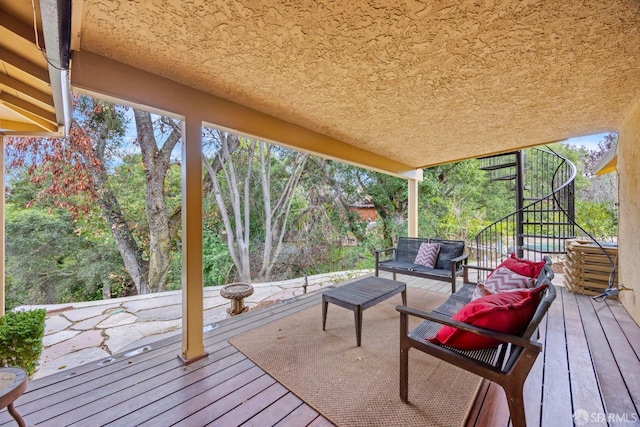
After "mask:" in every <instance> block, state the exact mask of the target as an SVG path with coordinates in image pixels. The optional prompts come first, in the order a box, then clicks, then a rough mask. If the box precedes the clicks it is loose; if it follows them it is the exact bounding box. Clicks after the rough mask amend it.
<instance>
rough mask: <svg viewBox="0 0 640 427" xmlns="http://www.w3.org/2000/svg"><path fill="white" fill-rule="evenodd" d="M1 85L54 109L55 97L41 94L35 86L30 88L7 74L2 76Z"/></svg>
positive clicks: (0, 78)
mask: <svg viewBox="0 0 640 427" xmlns="http://www.w3.org/2000/svg"><path fill="white" fill-rule="evenodd" d="M0 85H1V86H5V87H6V88H9V89H12V90H14V91H16V92H18V93H20V94H22V95H24V96H27V97H29V98H32V99H34V100H36V101H39V102H42V103H43V104H45V105H49V106H51V107H53V97H52V96H51V95H47V94H46V93H44V92H40V91H39V90H37V89H35V88H34V87H33V86H29V85H28V84H26V83H22V82H21V81H20V80H16V79H14V78H13V77H9V76H7V75H5V74H0Z"/></svg>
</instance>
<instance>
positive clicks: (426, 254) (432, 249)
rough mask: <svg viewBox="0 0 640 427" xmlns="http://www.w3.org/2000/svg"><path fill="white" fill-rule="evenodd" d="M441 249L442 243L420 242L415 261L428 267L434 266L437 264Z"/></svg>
mask: <svg viewBox="0 0 640 427" xmlns="http://www.w3.org/2000/svg"><path fill="white" fill-rule="evenodd" d="M439 251H440V243H422V244H420V249H418V254H417V255H416V259H415V261H414V262H413V263H414V264H418V265H423V266H425V267H427V268H433V267H434V266H435V265H436V259H437V258H438V252H439Z"/></svg>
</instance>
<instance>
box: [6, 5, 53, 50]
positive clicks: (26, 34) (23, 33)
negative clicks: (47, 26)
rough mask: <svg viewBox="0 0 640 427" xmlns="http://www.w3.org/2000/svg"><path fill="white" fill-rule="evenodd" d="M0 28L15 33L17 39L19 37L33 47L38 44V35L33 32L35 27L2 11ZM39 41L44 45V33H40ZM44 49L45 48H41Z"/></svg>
mask: <svg viewBox="0 0 640 427" xmlns="http://www.w3.org/2000/svg"><path fill="white" fill-rule="evenodd" d="M0 27H4V28H5V29H6V30H8V31H10V32H11V33H13V35H14V36H15V37H19V38H21V39H22V40H24V41H26V42H29V43H31V44H33V45H37V43H36V35H35V32H34V31H33V26H32V25H28V24H25V23H24V22H22V21H20V20H19V19H16V17H15V16H12V15H9V14H8V13H7V12H5V11H4V10H2V9H0ZM38 41H39V42H40V43H44V38H43V35H42V33H38ZM41 47H44V46H41Z"/></svg>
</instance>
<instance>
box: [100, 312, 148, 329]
mask: <svg viewBox="0 0 640 427" xmlns="http://www.w3.org/2000/svg"><path fill="white" fill-rule="evenodd" d="M136 320H138V316H136V315H135V314H131V313H127V312H124V311H122V312H119V313H114V314H112V315H110V316H108V317H107V318H106V319H104V320H103V321H102V322H100V323H98V324H97V325H96V328H100V329H107V328H115V327H116V326H122V325H129V324H131V323H134V322H135V321H136Z"/></svg>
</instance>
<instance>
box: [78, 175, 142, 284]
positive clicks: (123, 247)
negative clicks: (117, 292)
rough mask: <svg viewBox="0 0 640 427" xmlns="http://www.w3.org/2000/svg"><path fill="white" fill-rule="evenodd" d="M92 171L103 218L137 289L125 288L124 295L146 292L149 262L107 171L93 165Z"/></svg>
mask: <svg viewBox="0 0 640 427" xmlns="http://www.w3.org/2000/svg"><path fill="white" fill-rule="evenodd" d="M100 169H102V168H100ZM91 171H92V174H93V179H94V183H95V186H96V192H97V194H98V205H99V206H100V212H101V213H102V218H103V219H104V221H105V222H106V223H107V224H109V228H110V230H111V235H112V236H113V240H114V241H115V244H116V248H118V252H120V256H121V257H122V262H123V264H124V268H125V270H126V271H127V273H129V276H131V280H132V281H133V283H134V285H135V289H129V290H125V291H124V295H123V296H129V295H135V294H145V293H147V292H148V282H147V272H148V263H147V262H146V261H145V260H144V259H143V258H142V251H141V250H140V248H139V247H138V243H137V242H136V240H135V239H134V238H133V234H132V233H131V230H130V229H129V224H127V221H126V220H125V219H124V216H123V215H122V210H121V209H120V204H119V203H118V200H117V199H116V196H115V194H113V192H112V191H111V189H110V188H109V187H108V186H107V185H106V176H105V172H104V171H103V170H102V171H100V170H96V168H93V167H92V169H91Z"/></svg>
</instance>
